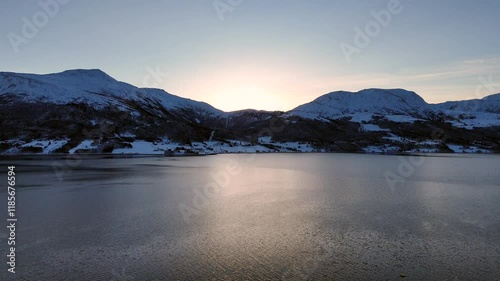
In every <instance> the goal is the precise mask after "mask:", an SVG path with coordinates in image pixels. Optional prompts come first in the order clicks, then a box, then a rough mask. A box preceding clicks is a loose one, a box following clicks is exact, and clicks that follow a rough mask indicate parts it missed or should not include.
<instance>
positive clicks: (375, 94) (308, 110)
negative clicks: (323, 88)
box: [289, 89, 428, 119]
mask: <svg viewBox="0 0 500 281" xmlns="http://www.w3.org/2000/svg"><path fill="white" fill-rule="evenodd" d="M427 109H428V104H427V103H426V102H425V101H424V100H423V99H422V98H421V97H420V96H419V95H417V94H416V93H414V92H410V91H406V90H403V89H390V90H386V89H366V90H362V91H359V92H355V93H353V92H346V91H338V92H332V93H329V94H326V95H323V96H321V97H319V98H317V99H315V100H314V101H312V102H310V103H306V104H304V105H301V106H298V107H296V108H295V109H293V110H291V111H290V112H289V113H290V114H291V115H296V116H301V117H304V118H313V119H314V118H327V119H337V118H340V117H346V116H351V117H352V116H356V115H362V114H380V115H405V116H411V117H417V118H418V117H421V116H422V115H424V111H425V110H427Z"/></svg>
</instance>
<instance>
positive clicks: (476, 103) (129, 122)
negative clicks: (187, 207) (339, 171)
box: [0, 69, 500, 154]
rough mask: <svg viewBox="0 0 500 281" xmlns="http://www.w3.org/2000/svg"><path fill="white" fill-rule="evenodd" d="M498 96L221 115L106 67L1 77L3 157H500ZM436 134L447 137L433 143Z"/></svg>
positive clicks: (368, 93)
mask: <svg viewBox="0 0 500 281" xmlns="http://www.w3.org/2000/svg"><path fill="white" fill-rule="evenodd" d="M499 97H500V95H499V94H495V95H491V96H488V97H485V98H482V99H476V100H465V101H450V102H445V103H440V104H429V103H427V102H426V101H425V100H424V99H423V98H422V97H420V96H419V95H418V94H417V93H415V92H412V91H407V90H404V89H377V88H370V89H365V90H361V91H358V92H348V91H336V92H330V93H328V94H325V95H322V96H319V97H317V98H316V99H314V100H313V101H311V102H309V103H306V104H303V105H300V106H298V107H296V108H294V109H292V110H289V111H287V112H282V111H264V110H256V109H245V110H238V111H230V112H224V111H222V110H220V109H217V108H215V107H213V106H212V105H210V104H208V103H206V102H202V101H196V100H191V99H187V98H183V97H180V96H176V95H173V94H170V93H168V92H166V91H164V90H162V89H155V88H138V87H136V86H133V85H131V84H128V83H125V82H120V81H117V80H116V79H114V78H112V77H111V76H109V75H108V74H106V73H105V72H103V71H101V70H99V69H90V70H85V69H75V70H67V71H63V72H60V73H51V74H23V73H14V72H0V120H1V123H0V153H27V152H36V153H40V152H43V153H78V152H93V153H97V152H99V153H102V152H105V153H138V151H139V152H142V153H145V151H142V150H137V149H135V147H136V146H138V147H145V146H146V147H154V150H152V151H150V150H148V153H153V152H154V153H166V150H168V149H174V150H179V151H194V152H196V153H200V154H207V153H213V152H216V153H220V152H257V151H261V152H273V151H278V152H291V151H326V152H328V151H348V152H362V151H364V152H415V151H421V152H433V151H434V152H451V151H457V152H465V151H467V152H481V151H482V152H496V151H500V133H499V131H500V130H499V128H500V99H499ZM436 130H440V131H443V132H444V135H445V136H446V138H443V139H438V140H435V136H434V134H433V132H435V131H436ZM143 142H145V143H147V145H145V143H143ZM53 143H57V144H58V146H57V147H55V146H54V145H53ZM38 144H40V145H41V146H36V145H38ZM90 144H95V145H90ZM159 144H162V145H160V146H159ZM167 144H168V145H167ZM44 145H45V146H44ZM49 147H50V149H49ZM167 147H170V148H167ZM457 147H459V148H457ZM40 149H41V150H40Z"/></svg>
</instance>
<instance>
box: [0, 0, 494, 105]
mask: <svg viewBox="0 0 500 281" xmlns="http://www.w3.org/2000/svg"><path fill="white" fill-rule="evenodd" d="M499 15H500V5H498V0H481V1H472V0H470V1H469V0H467V1H465V0H440V1H436V0H399V1H398V0H371V1H367V0H342V1H341V0H307V1H305V0H301V1H299V0H287V1H285V0H282V1H278V0H276V1H268V0H215V1H214V0H189V1H187V0H165V1H160V0H154V1H153V0H150V1H129V0H109V1H106V0H86V1H83V0H37V1H28V0H25V1H20V0H4V1H1V2H0V71H12V72H22V73H40V74H45V73H55V72H61V71H64V70H67V69H101V70H103V71H104V72H106V73H108V74H109V75H110V76H112V77H114V78H115V79H117V80H120V81H124V82H127V83H130V84H133V85H135V86H138V87H154V88H162V89H164V90H166V91H167V92H169V93H172V94H175V95H178V96H182V97H186V98H190V99H194V100H200V101H205V102H208V103H210V104H211V105H213V106H215V107H216V108H219V109H222V110H225V111H231V110H239V109H246V108H255V109H262V110H290V109H292V108H294V107H296V106H298V105H300V104H303V103H306V102H310V101H312V100H313V99H315V98H317V97H319V96H321V95H323V94H326V93H329V92H332V91H337V90H348V91H358V90H362V89H365V88H404V89H407V90H411V91H415V92H416V93H418V94H419V95H420V96H422V97H423V98H424V99H425V100H426V101H427V102H429V103H437V102H443V101H447V100H462V99H473V98H481V97H484V96H487V95H490V94H494V93H499V92H500V36H498V27H500V17H499Z"/></svg>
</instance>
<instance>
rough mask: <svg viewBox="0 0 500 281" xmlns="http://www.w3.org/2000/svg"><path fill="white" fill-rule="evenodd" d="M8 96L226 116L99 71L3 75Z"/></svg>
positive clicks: (2, 90) (2, 89)
mask: <svg viewBox="0 0 500 281" xmlns="http://www.w3.org/2000/svg"><path fill="white" fill-rule="evenodd" d="M6 94H14V95H16V96H17V97H20V98H21V99H22V101H27V102H39V101H43V102H52V103H57V104H67V103H71V102H73V103H79V102H81V103H86V104H88V105H91V106H93V107H95V108H103V107H104V106H108V105H116V106H118V107H119V108H120V109H125V108H126V104H125V103H124V102H123V101H124V100H132V101H137V102H140V103H143V104H151V102H158V103H160V104H161V105H162V106H163V107H164V108H165V109H167V110H168V109H184V108H190V109H194V110H196V111H198V112H203V113H206V114H209V115H213V116H218V115H224V113H223V112H222V111H220V110H217V109H215V108H214V107H212V106H211V105H209V104H207V103H204V102H198V101H193V100H190V99H186V98H181V97H178V96H175V95H172V94H169V93H167V92H165V91H164V90H160V89H149V88H137V87H135V86H132V85H130V84H127V83H124V82H119V81H117V80H115V79H113V78H112V77H110V76H109V75H107V74H106V73H104V72H103V71H101V70H98V69H91V70H84V69H77V70H67V71H64V72H61V73H53V74H45V75H38V74H20V73H11V72H0V96H1V95H6Z"/></svg>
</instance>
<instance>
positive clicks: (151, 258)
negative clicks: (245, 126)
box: [0, 154, 500, 281]
mask: <svg viewBox="0 0 500 281" xmlns="http://www.w3.org/2000/svg"><path fill="white" fill-rule="evenodd" d="M410 160H412V161H410ZM401 163H409V164H408V165H407V166H406V167H402V164H401ZM12 164H14V165H16V167H17V168H16V172H17V188H18V192H17V208H18V210H17V212H18V219H19V221H18V228H17V242H18V246H17V261H18V263H17V266H16V271H17V273H16V274H15V275H13V274H7V271H6V270H7V267H6V265H5V263H4V262H5V261H6V257H5V255H6V254H7V240H6V237H7V232H6V230H5V227H1V228H0V244H1V245H0V247H1V249H2V257H3V258H2V263H4V266H3V267H2V268H3V269H2V271H1V272H0V280H119V281H122V280H403V279H404V280H500V157H499V156H496V155H458V156H457V155H434V156H430V157H422V158H420V159H416V158H414V159H409V158H408V157H407V156H406V157H399V156H381V155H353V154H259V155H217V156H207V157H189V158H127V159H86V160H82V161H80V163H77V162H66V161H65V160H64V159H63V160H2V161H0V167H4V168H2V169H3V171H4V172H2V175H1V180H2V182H4V183H6V182H7V180H6V171H7V169H6V166H7V165H12ZM68 164H70V165H69V166H68ZM53 167H57V169H56V171H54V169H53ZM398 169H399V171H398ZM388 175H389V179H390V180H389V182H388V181H387V178H386V177H387V176H388ZM4 185H5V184H4ZM6 195H7V194H6V191H5V189H1V191H0V196H1V198H2V199H1V202H2V206H3V207H1V208H0V214H1V216H2V218H3V219H2V221H4V224H5V225H6V224H7V223H6V209H7V208H6Z"/></svg>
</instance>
